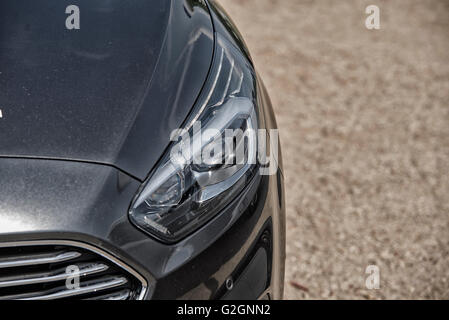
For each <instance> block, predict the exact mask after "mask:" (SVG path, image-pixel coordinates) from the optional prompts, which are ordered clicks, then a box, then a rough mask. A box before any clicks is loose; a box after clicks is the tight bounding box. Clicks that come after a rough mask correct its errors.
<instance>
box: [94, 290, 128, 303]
mask: <svg viewBox="0 0 449 320" xmlns="http://www.w3.org/2000/svg"><path fill="white" fill-rule="evenodd" d="M130 296H131V292H130V291H129V290H128V289H126V290H121V291H118V292H113V293H109V294H105V295H103V296H99V297H94V298H89V299H86V300H115V301H121V300H128V299H129V298H130Z"/></svg>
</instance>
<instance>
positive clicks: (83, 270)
mask: <svg viewBox="0 0 449 320" xmlns="http://www.w3.org/2000/svg"><path fill="white" fill-rule="evenodd" d="M78 267H79V272H74V273H71V274H70V276H72V277H76V276H78V277H85V276H88V275H91V274H95V273H99V272H103V271H106V270H107V269H108V268H109V267H108V266H107V265H105V264H103V263H91V264H86V265H80V266H78ZM68 276H69V275H68V274H67V273H66V269H65V268H63V269H58V270H56V271H52V272H42V273H30V274H24V275H18V276H17V275H16V276H10V277H0V288H6V287H14V286H23V285H30V284H38V283H47V282H55V281H62V280H66V279H67V278H68Z"/></svg>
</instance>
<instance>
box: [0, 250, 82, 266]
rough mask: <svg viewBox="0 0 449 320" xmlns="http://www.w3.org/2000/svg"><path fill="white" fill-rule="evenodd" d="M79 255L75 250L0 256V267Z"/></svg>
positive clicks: (56, 261)
mask: <svg viewBox="0 0 449 320" xmlns="http://www.w3.org/2000/svg"><path fill="white" fill-rule="evenodd" d="M79 256H81V253H79V252H76V251H69V252H56V253H45V254H34V255H33V254H30V255H19V256H7V257H3V258H0V269H4V268H14V267H24V266H33V265H39V264H47V263H58V262H64V261H68V260H72V259H76V258H78V257H79Z"/></svg>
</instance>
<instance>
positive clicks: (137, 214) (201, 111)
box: [129, 35, 258, 242]
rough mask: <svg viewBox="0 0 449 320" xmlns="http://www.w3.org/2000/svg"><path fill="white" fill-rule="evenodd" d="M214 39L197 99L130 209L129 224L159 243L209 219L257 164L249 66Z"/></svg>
mask: <svg viewBox="0 0 449 320" xmlns="http://www.w3.org/2000/svg"><path fill="white" fill-rule="evenodd" d="M216 43H217V44H216V50H215V55H214V62H213V66H212V70H211V72H210V75H209V78H208V81H207V83H206V85H205V87H204V88H203V91H202V94H201V95H200V98H199V100H198V103H197V106H196V107H195V108H194V111H193V113H192V115H191V116H190V117H189V119H188V121H187V122H186V126H185V128H184V129H182V130H178V131H177V132H176V134H173V135H172V141H174V143H172V145H171V146H170V148H169V150H168V152H167V153H166V155H165V156H164V157H163V159H162V161H161V162H160V164H159V165H158V167H157V168H156V169H155V170H154V171H153V173H152V174H151V175H150V178H149V179H148V181H147V182H146V183H145V184H144V186H143V188H142V189H141V191H140V193H139V195H138V196H137V197H136V198H135V200H134V201H133V203H132V205H131V208H130V212H129V214H130V218H131V221H132V222H133V223H134V224H136V225H137V226H138V227H139V228H141V229H143V230H144V231H146V232H148V233H150V234H152V235H153V236H155V237H157V238H159V239H160V240H163V241H166V242H174V241H178V240H179V239H181V238H182V237H184V236H186V235H187V234H189V233H190V232H192V231H194V230H195V229H197V228H198V227H200V226H201V225H203V224H204V223H206V222H207V221H208V220H210V219H211V218H213V217H214V216H215V215H216V214H217V213H218V212H219V211H220V210H222V209H223V208H224V207H225V206H226V205H227V204H229V203H230V202H231V201H232V200H233V199H234V198H235V197H236V195H238V194H239V192H241V191H242V190H243V188H244V187H245V186H246V185H247V184H248V182H249V180H250V179H251V178H252V177H253V176H254V174H255V171H256V167H257V164H256V162H257V161H256V158H257V129H258V114H257V108H255V99H256V94H255V76H254V71H253V69H252V66H251V65H250V64H249V62H248V61H247V60H246V58H245V57H244V56H243V55H242V54H241V53H240V52H239V51H238V50H236V49H235V48H234V47H233V46H232V45H230V44H228V43H227V42H226V40H225V39H223V38H221V37H220V36H219V35H217V41H216Z"/></svg>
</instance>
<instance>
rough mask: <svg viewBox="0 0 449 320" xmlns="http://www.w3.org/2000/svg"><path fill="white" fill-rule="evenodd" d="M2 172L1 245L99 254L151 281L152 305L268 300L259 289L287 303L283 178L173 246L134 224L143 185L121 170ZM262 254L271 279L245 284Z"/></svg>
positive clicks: (9, 163) (247, 194)
mask: <svg viewBox="0 0 449 320" xmlns="http://www.w3.org/2000/svg"><path fill="white" fill-rule="evenodd" d="M0 167H1V168H2V171H3V179H2V182H1V185H2V190H3V192H2V194H1V195H0V198H1V199H0V200H1V201H0V203H1V207H0V243H3V244H5V243H10V242H18V241H36V240H41V241H42V240H45V241H50V242H51V241H56V240H59V241H61V240H64V241H76V242H78V243H84V244H87V245H90V246H93V247H96V248H99V249H101V250H102V251H105V252H107V253H108V254H110V255H111V256H113V257H114V258H115V259H117V260H118V261H120V262H122V263H124V264H126V265H127V266H129V267H131V268H132V269H133V270H135V271H136V272H137V273H139V274H140V275H141V276H142V277H143V278H145V279H146V281H147V283H148V290H147V292H146V295H145V297H144V298H145V299H177V298H181V299H219V298H236V297H237V298H257V297H256V296H255V295H256V294H257V295H260V294H261V293H262V292H257V290H256V291H254V290H255V289H254V290H253V289H251V288H253V287H254V286H255V287H254V288H256V289H258V290H259V291H264V292H265V291H266V293H268V294H269V295H270V297H272V298H281V297H282V282H283V266H284V261H283V259H284V256H285V254H284V241H285V240H284V234H285V233H284V230H283V228H284V222H283V216H284V204H283V195H282V194H283V191H282V185H283V181H282V179H283V178H282V174H281V173H280V171H278V174H277V175H273V176H257V177H256V178H255V179H254V180H253V181H252V183H251V184H250V185H249V186H248V188H247V189H246V190H245V191H244V192H243V193H242V194H241V195H240V196H239V197H238V198H237V199H235V201H234V202H233V203H231V204H230V205H229V207H228V208H227V209H226V210H225V211H224V212H222V213H220V214H219V215H218V216H216V217H215V218H214V219H213V220H212V221H210V222H209V223H208V224H207V225H205V226H204V227H203V228H201V229H200V230H198V231H197V232H195V233H194V234H192V235H190V236H189V237H187V238H185V239H184V240H182V241H181V242H179V243H176V244H172V245H167V244H163V243H161V242H158V241H157V240H154V239H152V238H151V237H149V236H147V235H146V234H144V233H142V232H141V231H139V230H138V229H136V228H135V227H134V226H133V225H132V224H131V223H130V222H129V220H128V218H127V215H126V212H127V209H128V206H129V199H131V198H132V196H133V195H134V194H135V192H136V191H137V189H138V187H139V184H140V183H139V182H138V181H135V180H133V179H130V178H129V177H127V176H125V175H124V174H123V173H121V172H119V171H118V170H117V169H115V168H112V167H106V166H100V165H96V164H86V163H78V162H62V161H51V160H35V159H34V160H29V159H1V160H0ZM95 190H97V191H95ZM111 199H112V200H111ZM124 213H125V214H124ZM260 248H263V249H264V250H265V253H266V254H265V257H266V258H265V260H266V267H264V268H262V269H264V270H266V271H265V272H263V270H262V271H261V272H258V273H257V274H259V275H261V276H260V277H259V278H256V279H254V278H251V277H250V279H249V280H248V279H246V280H245V281H242V280H241V279H245V276H244V275H245V274H248V272H246V271H245V270H246V268H248V267H251V262H252V261H253V259H255V258H254V257H256V255H257V257H256V259H257V260H256V261H259V262H260V261H261V260H260V254H257V252H260V251H258V250H259V249H260ZM259 262H258V263H257V265H260V263H259ZM253 268H254V266H253ZM256 269H257V268H256ZM250 274H251V275H252V274H254V272H251V273H250ZM231 278H232V286H230V279H231ZM227 280H228V281H227ZM261 284H262V285H261ZM230 287H233V288H232V290H228V289H230Z"/></svg>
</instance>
